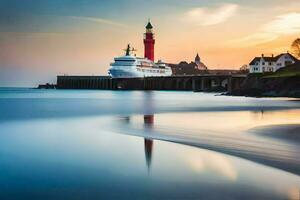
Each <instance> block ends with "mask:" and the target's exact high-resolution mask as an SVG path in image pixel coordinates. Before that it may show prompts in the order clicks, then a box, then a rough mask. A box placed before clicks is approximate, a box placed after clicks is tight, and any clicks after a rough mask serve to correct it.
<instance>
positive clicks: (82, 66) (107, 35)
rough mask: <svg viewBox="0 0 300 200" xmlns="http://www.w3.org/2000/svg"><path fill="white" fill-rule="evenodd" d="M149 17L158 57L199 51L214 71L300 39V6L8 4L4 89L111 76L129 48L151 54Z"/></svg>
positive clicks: (200, 0)
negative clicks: (62, 78) (62, 77)
mask: <svg viewBox="0 0 300 200" xmlns="http://www.w3.org/2000/svg"><path fill="white" fill-rule="evenodd" d="M148 18H150V19H151V22H152V25H153V26H154V32H155V34H156V35H155V37H156V45H155V58H156V59H159V58H160V59H163V60H164V61H166V62H170V63H178V62H179V61H181V60H186V61H191V60H193V59H194V57H195V55H196V53H197V52H198V53H199V55H200V57H201V59H202V61H203V62H204V63H205V64H206V65H207V66H208V67H209V68H211V69H216V68H235V69H238V68H239V67H240V66H242V65H243V64H248V63H249V62H250V61H251V59H252V58H253V57H254V56H259V55H261V54H262V53H264V54H266V55H267V54H272V53H273V54H278V53H281V52H286V51H288V50H289V48H290V45H291V43H292V41H293V39H295V38H297V37H300V1H299V0H251V1H249V0H239V1H238V0H235V1H234V0H231V1H230V0H228V1H220V0H110V1H104V0H103V1H102V0H76V1H75V0H0V86H36V85H37V84H38V83H45V82H53V83H54V82H55V81H56V75H57V74H69V75H71V74H72V75H106V74H107V70H108V68H109V63H110V62H111V61H112V60H113V57H115V56H119V55H122V54H123V51H122V49H123V48H124V47H125V46H126V44H127V43H130V44H132V46H134V47H135V48H137V49H138V52H137V54H138V55H140V56H142V55H143V40H142V39H143V38H142V37H143V35H142V34H143V33H144V31H145V30H144V27H145V25H146V23H147V20H148Z"/></svg>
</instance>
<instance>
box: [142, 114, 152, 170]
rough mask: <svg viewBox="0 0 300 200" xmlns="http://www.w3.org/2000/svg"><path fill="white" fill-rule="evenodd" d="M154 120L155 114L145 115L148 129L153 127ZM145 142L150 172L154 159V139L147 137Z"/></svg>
mask: <svg viewBox="0 0 300 200" xmlns="http://www.w3.org/2000/svg"><path fill="white" fill-rule="evenodd" d="M153 122H154V115H144V126H145V128H146V129H151V128H152V127H153ZM144 143H145V157H146V163H147V167H148V172H149V171H150V167H151V160H152V149H153V140H152V139H148V138H145V140H144Z"/></svg>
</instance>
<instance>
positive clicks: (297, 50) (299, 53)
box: [291, 38, 300, 58]
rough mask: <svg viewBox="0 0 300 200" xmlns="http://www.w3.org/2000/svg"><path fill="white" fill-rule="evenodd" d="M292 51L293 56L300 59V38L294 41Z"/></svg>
mask: <svg viewBox="0 0 300 200" xmlns="http://www.w3.org/2000/svg"><path fill="white" fill-rule="evenodd" d="M291 49H292V54H293V55H294V56H295V57H296V58H300V38H297V39H295V40H294V42H293V43H292V46H291Z"/></svg>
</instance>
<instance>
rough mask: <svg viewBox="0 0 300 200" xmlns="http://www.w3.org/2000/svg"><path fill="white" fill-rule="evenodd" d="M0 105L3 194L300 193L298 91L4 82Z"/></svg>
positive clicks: (277, 196)
mask: <svg viewBox="0 0 300 200" xmlns="http://www.w3.org/2000/svg"><path fill="white" fill-rule="evenodd" d="M0 105H1V106H0V111H1V112H0V129H1V134H0V154H1V157H0V162H1V166H0V184H1V186H2V188H3V189H2V190H1V191H0V197H1V198H3V199H5V198H8V197H10V199H11V198H13V199H22V198H30V199H32V198H43V197H45V196H47V197H48V198H50V199H66V198H68V199H70V198H71V199H87V198H89V199H91V198H92V199H93V198H103V199H141V198H143V199H157V198H159V199H166V198H167V199H199V198H200V199H201V198H203V199H220V198H222V199H240V198H243V199H297V198H299V188H300V157H299V155H300V148H299V142H300V141H299V127H300V126H299V125H300V119H299V114H300V102H299V101H296V99H290V98H247V97H230V96H220V95H219V94H213V93H192V92H171V91H165V92H158V91H156V92H143V91H96V90H94V91H93V90H34V89H24V88H23V89H22V88H14V89H12V88H10V89H1V90H0ZM274 180H276V181H274ZM216 191H218V192H216Z"/></svg>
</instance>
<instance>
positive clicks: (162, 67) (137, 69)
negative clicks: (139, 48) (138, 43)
mask: <svg viewBox="0 0 300 200" xmlns="http://www.w3.org/2000/svg"><path fill="white" fill-rule="evenodd" d="M133 51H135V50H134V49H133V48H131V47H130V45H128V46H127V49H126V55H125V56H121V57H116V58H114V62H113V63H111V64H110V69H109V71H108V74H109V75H110V76H111V77H112V78H138V77H157V76H171V75H172V70H171V68H170V67H169V66H167V65H166V64H165V63H163V62H162V61H158V62H157V63H154V62H153V61H152V60H149V59H148V58H140V57H136V56H135V55H132V53H131V52H133Z"/></svg>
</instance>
